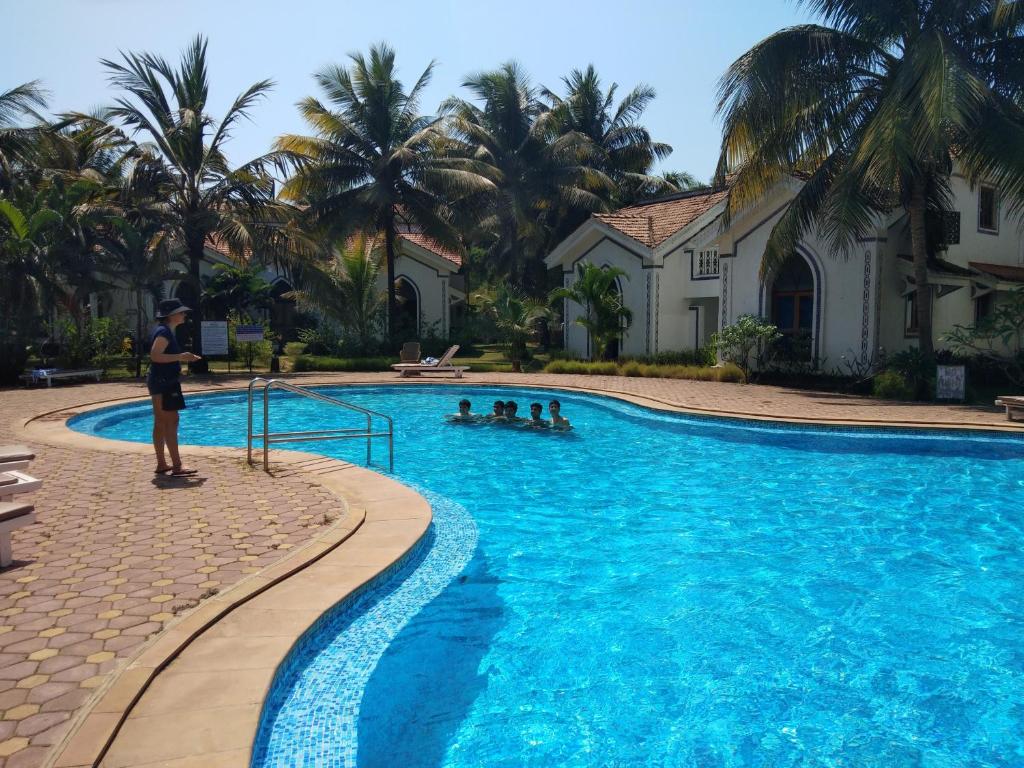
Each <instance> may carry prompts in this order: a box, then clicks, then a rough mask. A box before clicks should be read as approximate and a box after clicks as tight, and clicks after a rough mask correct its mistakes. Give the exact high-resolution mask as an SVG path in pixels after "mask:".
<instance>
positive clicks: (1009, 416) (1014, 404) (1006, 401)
mask: <svg viewBox="0 0 1024 768" xmlns="http://www.w3.org/2000/svg"><path fill="white" fill-rule="evenodd" d="M996 405H1001V406H1003V407H1004V408H1006V420H1007V421H1016V419H1015V418H1014V416H1018V415H1019V416H1024V395H1002V396H1001V397H1000V398H999V399H998V400H996Z"/></svg>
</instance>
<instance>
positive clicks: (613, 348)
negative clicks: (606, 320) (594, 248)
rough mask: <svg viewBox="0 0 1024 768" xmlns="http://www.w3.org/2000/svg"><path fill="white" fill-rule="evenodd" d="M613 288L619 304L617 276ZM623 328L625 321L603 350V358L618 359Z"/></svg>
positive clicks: (620, 288)
mask: <svg viewBox="0 0 1024 768" xmlns="http://www.w3.org/2000/svg"><path fill="white" fill-rule="evenodd" d="M604 269H608V267H607V266H605V267H604ZM614 289H615V295H616V297H617V298H618V301H619V304H620V305H621V304H622V281H621V280H619V278H615V285H614ZM625 328H626V326H625V323H622V327H621V330H620V332H619V335H618V336H616V337H615V338H614V339H612V340H611V341H610V342H609V343H608V348H607V349H606V350H605V353H604V359H605V360H618V359H619V347H620V346H621V343H622V333H621V332H622V331H623V330H625Z"/></svg>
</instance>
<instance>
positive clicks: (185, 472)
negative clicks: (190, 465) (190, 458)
mask: <svg viewBox="0 0 1024 768" xmlns="http://www.w3.org/2000/svg"><path fill="white" fill-rule="evenodd" d="M198 472H199V470H198V469H173V470H171V477H191V476H192V475H195V474H197V473H198Z"/></svg>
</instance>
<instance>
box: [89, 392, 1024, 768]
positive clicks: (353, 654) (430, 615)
mask: <svg viewBox="0 0 1024 768" xmlns="http://www.w3.org/2000/svg"><path fill="white" fill-rule="evenodd" d="M323 391H326V392H328V393H330V394H335V395H339V392H341V390H337V391H335V390H332V389H330V388H325V389H324V390H323ZM463 395H465V396H468V397H470V398H471V399H472V400H473V403H474V410H477V411H484V412H486V411H489V409H490V403H491V402H492V401H493V400H494V399H496V398H501V399H508V398H510V397H514V398H515V399H516V400H517V401H518V402H519V404H520V412H521V413H522V412H524V411H525V410H527V409H526V406H527V405H528V404H529V403H530V402H531V401H532V400H535V399H542V398H543V402H545V403H546V401H547V399H548V397H549V396H550V395H551V393H545V392H538V391H536V390H533V391H530V390H519V391H516V390H511V389H506V388H503V389H500V390H499V389H487V388H476V387H469V386H467V387H464V388H458V387H448V386H444V387H440V386H438V387H434V386H415V387H390V388H389V387H362V388H345V389H344V390H343V394H340V395H339V396H341V397H343V398H345V399H347V400H350V401H353V402H356V403H359V404H361V405H365V406H367V407H370V408H373V409H374V410H379V411H382V412H385V413H388V414H391V415H393V416H394V417H395V430H396V434H395V455H396V461H395V471H396V475H397V477H398V478H399V479H400V480H402V481H403V482H406V483H408V484H410V485H412V486H413V487H415V488H417V489H419V490H420V491H421V492H423V493H424V494H425V495H427V497H428V498H429V500H430V501H431V503H432V504H433V505H434V509H435V520H434V523H433V525H432V528H431V531H430V533H429V535H428V537H427V538H426V539H425V541H424V542H423V543H422V545H421V546H420V547H418V548H417V549H416V550H414V551H413V552H412V553H410V555H409V556H408V557H407V558H406V560H405V561H403V562H402V563H400V564H399V565H398V566H397V567H396V568H395V569H393V571H392V572H391V573H388V574H386V575H385V577H383V578H382V579H381V580H380V581H379V582H378V583H376V584H375V585H374V586H373V588H371V589H369V590H367V591H365V592H364V593H362V594H360V595H359V596H357V597H355V598H354V599H353V600H350V601H347V602H346V603H343V604H342V605H340V606H339V607H338V608H337V609H335V610H334V611H332V612H331V613H329V614H327V615H326V616H325V617H323V619H321V621H320V622H318V624H317V625H316V626H315V627H314V628H313V629H312V630H311V631H310V632H309V633H307V635H306V636H305V637H304V638H303V639H302V640H301V641H300V643H299V644H298V646H297V647H296V649H295V650H294V651H293V653H292V656H291V657H290V658H289V660H288V662H287V663H286V664H285V665H284V667H282V669H281V670H279V675H278V679H277V680H276V682H275V685H274V690H273V692H272V695H271V697H270V699H269V700H268V702H267V704H266V709H265V711H264V716H263V721H262V725H261V730H260V734H259V737H258V741H257V745H256V749H255V756H254V765H255V766H258V767H259V768H269V767H270V766H274V768H283V767H284V766H288V767H289V768H293V767H297V766H310V767H312V766H334V765H339V766H342V765H345V766H348V765H360V766H410V767H413V766H423V767H426V766H431V767H433V766H445V767H447V768H455V767H456V766H457V767H459V768H469V767H470V766H509V767H511V766H701V767H703V766H762V767H764V768H768V767H769V766H771V767H772V768H774V767H776V766H797V765H799V766H877V767H878V768H882V767H885V768H889V767H893V766H899V767H901V766H927V767H928V768H939V767H942V768H947V767H948V768H953V767H954V766H955V767H957V768H959V767H961V766H1021V765H1024V440H1021V439H1018V438H1016V437H1014V436H999V435H972V436H965V435H963V434H952V433H936V434H926V433H922V432H910V431H906V432H885V433H881V432H872V431H853V430H840V429H826V428H821V429H809V428H786V427H773V426H766V425H763V424H754V423H744V422H727V421H720V420H714V419H701V418H695V417H685V416H678V415H672V414H664V413H658V412H654V411H650V410H647V409H644V408H640V407H637V406H633V405H629V404H625V403H621V402H618V401H614V400H611V399H607V398H597V397H587V396H579V395H570V394H568V393H558V394H557V395H556V396H557V397H559V399H560V400H561V401H562V403H563V413H564V414H565V415H566V416H568V417H569V418H570V419H572V421H573V423H574V425H575V427H576V428H575V430H574V431H573V432H572V433H569V434H555V433H551V432H534V431H529V430H518V429H515V428H511V427H498V426H467V425H451V424H446V423H445V422H444V421H443V420H442V418H441V414H443V413H446V412H451V411H454V410H455V404H456V402H457V401H458V399H459V397H461V396H463ZM274 400H275V403H274V405H273V408H272V414H273V422H272V429H275V430H277V429H281V430H284V429H289V428H295V429H300V428H308V427H309V426H311V425H326V424H328V423H338V424H339V426H345V425H346V424H345V423H342V422H343V421H344V419H345V417H343V416H339V415H337V414H335V413H334V412H333V411H332V410H331V409H329V408H328V407H325V406H321V405H319V404H317V403H315V402H313V401H309V400H304V399H299V398H295V397H293V396H289V395H277V396H275V397H274ZM189 406H190V407H189V410H188V411H186V412H185V413H184V415H183V419H182V430H181V432H182V441H183V442H185V443H194V444H203V445H242V444H244V434H245V426H244V424H245V403H244V400H243V398H241V397H239V396H234V395H232V396H226V395H214V396H209V397H192V398H189ZM149 423H150V422H149V410H148V405H145V404H144V405H141V406H126V407H121V408H116V409H108V410H106V411H99V412H94V413H91V414H87V415H85V416H83V417H80V418H78V419H76V420H75V421H74V422H73V424H72V426H73V428H75V429H78V430H81V431H85V432H90V433H94V434H98V435H101V436H104V437H111V438H118V439H125V440H136V441H148V434H149ZM297 447H298V448H300V449H306V450H310V449H312V450H315V451H317V452H321V453H327V454H329V455H332V456H338V457H341V458H346V459H350V460H353V461H356V462H359V461H361V460H362V458H363V456H364V455H365V447H364V445H363V444H362V443H361V442H360V441H348V442H341V443H311V444H303V445H300V446H297ZM385 457H386V451H385V449H384V446H383V445H381V446H379V447H378V448H377V449H376V453H375V458H376V459H377V460H378V461H380V462H383V460H384V459H385Z"/></svg>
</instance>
